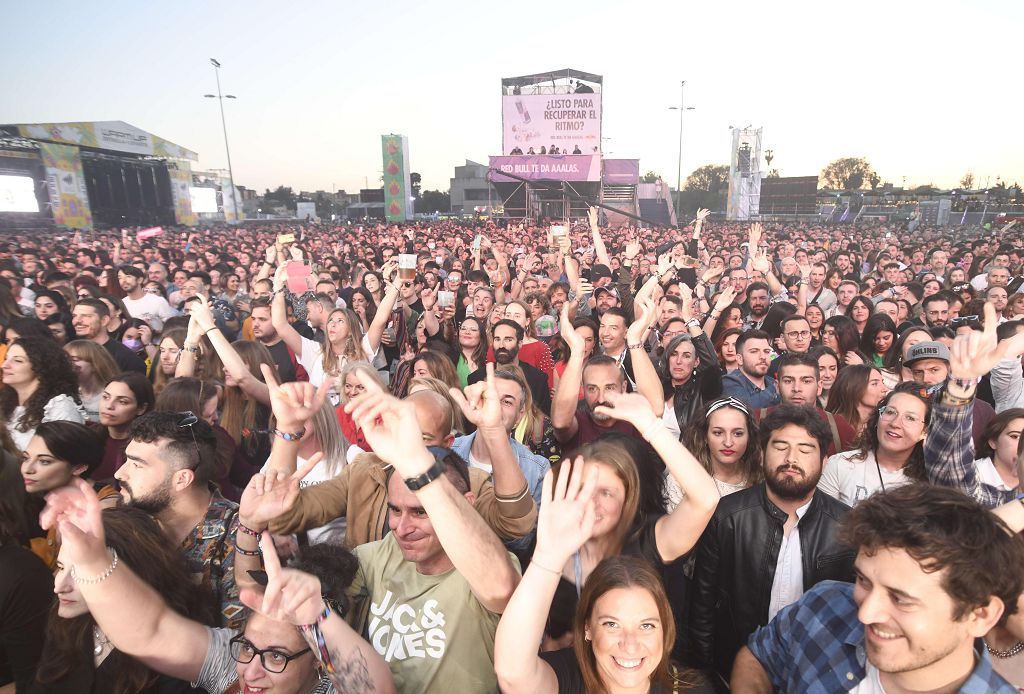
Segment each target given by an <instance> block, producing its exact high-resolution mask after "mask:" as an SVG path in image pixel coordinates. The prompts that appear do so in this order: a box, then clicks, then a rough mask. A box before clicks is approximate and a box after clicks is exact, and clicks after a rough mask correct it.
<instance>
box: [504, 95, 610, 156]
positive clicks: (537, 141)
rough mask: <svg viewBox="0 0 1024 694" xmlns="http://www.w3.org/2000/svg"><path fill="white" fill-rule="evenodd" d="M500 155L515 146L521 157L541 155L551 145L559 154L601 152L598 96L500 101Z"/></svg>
mask: <svg viewBox="0 0 1024 694" xmlns="http://www.w3.org/2000/svg"><path fill="white" fill-rule="evenodd" d="M501 122H502V126H503V137H502V147H503V151H502V154H506V155H507V154H510V153H511V152H512V150H513V149H515V148H516V147H518V148H519V149H521V150H522V151H523V154H529V153H530V148H531V147H533V150H534V154H540V148H541V147H544V148H545V153H546V154H550V152H549V151H547V150H548V149H549V148H550V147H551V146H552V145H553V146H555V147H557V148H558V149H559V150H560V153H561V154H572V153H573V152H575V151H576V148H577V147H578V148H579V154H594V153H597V152H600V151H601V95H600V94H521V95H515V96H503V97H502V98H501Z"/></svg>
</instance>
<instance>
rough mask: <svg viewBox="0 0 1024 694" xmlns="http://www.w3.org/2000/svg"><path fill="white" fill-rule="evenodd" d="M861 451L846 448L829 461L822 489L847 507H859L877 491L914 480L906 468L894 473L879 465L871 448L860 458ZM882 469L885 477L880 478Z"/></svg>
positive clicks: (823, 477)
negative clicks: (906, 471)
mask: <svg viewBox="0 0 1024 694" xmlns="http://www.w3.org/2000/svg"><path fill="white" fill-rule="evenodd" d="M859 456H860V451H843V452H842V453H836V454H835V455H834V456H832V457H831V458H829V459H828V460H827V461H825V469H824V470H822V471H821V479H820V480H818V489H820V490H821V491H823V492H825V493H826V494H828V495H829V496H831V497H833V498H834V499H839V501H842V502H843V503H844V504H846V505H847V506H855V505H857V504H858V503H860V502H861V501H864V499H866V498H868V497H869V496H871V495H872V494H874V493H875V492H879V491H882V488H883V485H884V488H885V489H894V488H896V487H902V486H903V485H905V484H910V483H911V482H912V481H913V480H911V479H910V478H909V477H907V476H906V475H905V474H904V473H903V470H902V469H900V470H896V471H895V472H890V471H889V470H886V469H885V468H883V467H879V466H877V465H876V464H875V454H874V452H873V451H868V453H867V455H866V456H864V460H860V457H859ZM879 470H881V478H879Z"/></svg>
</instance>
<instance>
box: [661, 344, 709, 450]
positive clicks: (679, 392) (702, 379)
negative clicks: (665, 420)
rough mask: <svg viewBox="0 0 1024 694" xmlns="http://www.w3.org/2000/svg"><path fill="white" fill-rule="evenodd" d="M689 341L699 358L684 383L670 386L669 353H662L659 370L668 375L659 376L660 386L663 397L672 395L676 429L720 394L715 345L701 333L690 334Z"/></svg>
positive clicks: (683, 425)
mask: <svg viewBox="0 0 1024 694" xmlns="http://www.w3.org/2000/svg"><path fill="white" fill-rule="evenodd" d="M692 341H693V351H694V353H695V354H696V355H697V357H698V358H699V359H700V364H698V365H697V368H696V369H694V371H693V374H692V375H691V376H690V378H689V380H688V381H686V383H684V384H683V385H681V386H675V387H673V386H672V380H671V378H669V376H668V355H667V354H666V355H663V356H662V364H661V373H662V374H663V379H668V380H667V381H666V380H662V386H663V387H664V389H665V399H666V400H667V399H668V396H669V395H673V396H674V397H673V400H672V407H673V409H674V410H675V415H676V421H677V422H679V431H683V430H684V429H686V425H687V424H688V423H689V422H690V420H691V419H692V418H693V416H694V415H695V414H696V413H698V412H700V411H701V410H703V409H704V405H705V404H707V403H709V402H711V401H713V400H715V399H717V398H718V397H720V396H721V395H722V365H721V364H720V363H719V361H718V356H717V355H716V354H715V347H714V345H712V344H711V340H709V339H708V336H707V335H705V334H704V333H701V334H700V335H698V336H697V337H694V338H692Z"/></svg>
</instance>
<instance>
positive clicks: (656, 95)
mask: <svg viewBox="0 0 1024 694" xmlns="http://www.w3.org/2000/svg"><path fill="white" fill-rule="evenodd" d="M172 8H173V11H172ZM642 10H646V12H644V13H642V14H641V13H640V12H641V11H642ZM4 18H5V20H4V24H5V25H6V27H7V28H8V29H7V30H6V31H5V32H4V40H3V42H2V43H0V64H2V65H3V66H4V70H3V71H0V95H2V97H0V123H24V122H55V121H87V120H123V121H127V122H128V123H131V124H133V125H135V126H137V127H139V128H142V129H143V130H147V131H149V132H152V133H155V134H157V135H160V136H161V137H164V138H166V139H168V140H171V141H172V142H176V143H178V144H180V145H183V146H185V147H188V148H189V149H192V150H194V151H197V152H199V155H200V162H199V167H200V168H205V167H210V168H213V167H223V166H225V157H224V147H223V140H222V139H221V128H220V119H219V116H218V113H217V108H216V102H215V101H214V100H211V99H203V98H202V95H203V94H204V93H209V92H213V91H214V90H215V85H214V76H213V69H212V68H211V67H210V65H209V62H208V58H209V57H216V58H218V59H219V60H220V61H221V63H222V64H223V66H224V67H223V69H222V71H221V77H222V80H223V82H222V84H223V86H224V88H225V91H226V92H228V93H233V94H236V95H237V96H238V100H237V101H233V102H230V101H229V102H226V106H227V118H228V132H229V136H230V138H231V147H232V159H233V164H234V170H235V180H236V182H237V183H239V184H241V185H245V186H249V187H254V188H257V189H259V190H262V189H263V188H266V187H272V186H276V185H278V184H283V185H290V186H292V187H293V188H295V189H306V190H311V189H326V190H330V189H331V188H332V186H336V187H337V188H339V189H340V188H345V189H348V190H349V191H353V190H356V189H358V188H360V187H362V186H363V182H364V177H368V178H369V180H370V183H371V185H373V184H374V181H375V179H376V178H377V176H378V175H379V173H378V172H379V170H380V168H381V164H380V137H379V136H380V134H381V133H388V132H397V133H403V134H405V135H407V136H408V137H409V146H410V157H411V162H412V169H413V170H414V171H419V172H421V173H422V175H423V179H424V186H425V187H427V188H441V189H447V187H448V179H449V177H450V176H451V175H452V168H453V167H454V166H455V165H457V164H461V163H462V161H463V160H464V159H465V158H471V159H475V160H477V161H481V162H486V157H487V155H489V154H498V153H499V149H500V145H501V108H500V106H501V104H500V78H501V77H507V76H514V75H522V74H529V73H531V72H539V71H544V70H552V69H559V68H564V67H573V68H576V69H579V70H584V71H587V72H594V73H597V74H601V75H604V78H605V87H604V91H605V94H604V108H605V114H604V132H603V134H604V136H605V137H608V138H611V139H610V140H609V141H607V142H606V145H605V150H606V152H610V153H611V156H615V157H635V158H639V159H640V160H641V168H642V170H643V171H647V170H649V169H653V170H655V171H658V172H659V173H661V174H662V175H663V176H664V177H665V178H666V179H667V180H668V181H669V182H670V183H672V184H674V183H675V177H676V155H677V145H678V140H677V138H678V123H679V121H678V119H677V112H675V111H669V110H668V109H667V107H668V106H670V105H675V104H678V101H679V81H680V80H681V79H685V80H686V82H687V89H686V91H687V96H686V98H687V102H688V104H690V105H693V106H696V110H695V111H691V112H687V115H686V123H685V131H684V135H683V172H684V173H683V175H684V177H685V175H686V173H687V172H689V171H691V170H692V169H694V168H696V167H697V166H700V165H702V164H705V163H726V162H727V161H728V151H729V131H728V126H729V125H737V126H743V125H748V124H752V125H755V126H758V125H759V126H763V128H764V145H765V147H771V148H773V149H774V150H775V161H774V164H773V165H774V166H777V167H778V168H779V169H780V170H781V172H782V175H784V176H799V175H813V174H816V173H818V172H819V171H820V169H821V168H822V166H824V165H825V164H826V163H827V162H828V161H830V160H831V159H833V158H835V157H839V156H865V157H867V158H868V159H869V160H870V161H871V162H872V163H873V164H874V166H875V168H876V169H877V170H878V172H879V173H880V174H881V176H882V177H883V179H885V180H888V181H892V182H894V183H896V184H897V185H899V184H900V183H902V179H903V177H904V176H906V178H907V183H908V185H920V184H924V183H928V182H933V183H935V184H936V185H939V186H951V185H956V184H957V182H958V181H959V179H960V176H961V175H962V174H963V173H964V172H965V171H968V170H970V171H973V172H974V174H975V178H976V181H977V184H978V185H983V184H984V183H985V180H986V178H990V179H991V180H990V182H991V183H992V184H994V183H995V177H996V176H997V175H1001V176H1003V178H1004V179H1007V180H1009V181H1013V180H1017V181H1020V182H1021V183H1024V156H1022V155H1024V145H1022V139H1021V137H1020V136H1019V134H1017V133H1015V131H1013V130H1012V128H1013V127H1014V123H1019V122H1020V119H1021V115H1020V114H1021V113H1022V110H1024V109H1022V106H1024V91H1022V90H1021V89H1020V80H1019V77H1020V70H1021V67H1020V66H1021V59H1020V54H1019V46H1020V40H1021V39H1020V37H1021V35H1022V30H1024V3H1021V2H1019V1H1013V2H1010V1H1007V2H995V1H988V2H959V1H953V0H939V1H932V2H916V1H914V2H905V1H903V0H895V1H893V0H889V1H888V2H874V1H869V2H858V3H854V4H852V5H850V4H844V5H842V6H841V5H840V4H839V3H829V2H804V1H802V0H801V1H799V2H796V1H787V2H775V3H769V2H764V1H763V0H761V1H760V2H718V3H705V2H701V3H696V2H682V1H677V2H657V1H653V0H652V1H649V2H629V3H626V2H608V1H602V0H590V1H589V2H578V3H558V2H551V1H550V0H546V1H544V2H536V1H534V0H514V1H509V2H479V1H477V2H434V3H425V2H408V1H407V0H392V1H391V2H327V1H321V2H307V1H304V0H297V1H293V2H289V3H282V2H269V1H266V0H253V1H250V2H244V3H243V2H224V1H222V2H218V3H208V2H198V1H196V0H177V1H176V2H174V3H140V2H124V1H103V2H98V3H89V2H35V3H29V2H20V3H8V4H7V6H6V7H5V9H4Z"/></svg>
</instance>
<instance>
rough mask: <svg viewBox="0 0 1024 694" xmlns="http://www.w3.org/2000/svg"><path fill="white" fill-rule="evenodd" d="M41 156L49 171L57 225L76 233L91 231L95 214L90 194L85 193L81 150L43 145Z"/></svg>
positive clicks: (52, 208)
mask: <svg viewBox="0 0 1024 694" xmlns="http://www.w3.org/2000/svg"><path fill="white" fill-rule="evenodd" d="M39 154H40V156H41V157H42V159H43V166H44V167H46V186H47V189H48V190H49V193H50V209H51V211H52V212H53V223H54V224H56V225H57V226H64V227H71V228H74V229H91V228H92V212H91V211H90V210H89V194H88V192H86V189H85V175H84V174H83V173H82V158H81V157H80V156H79V154H78V148H77V147H69V146H68V145H55V144H53V143H50V142H40V143H39Z"/></svg>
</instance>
